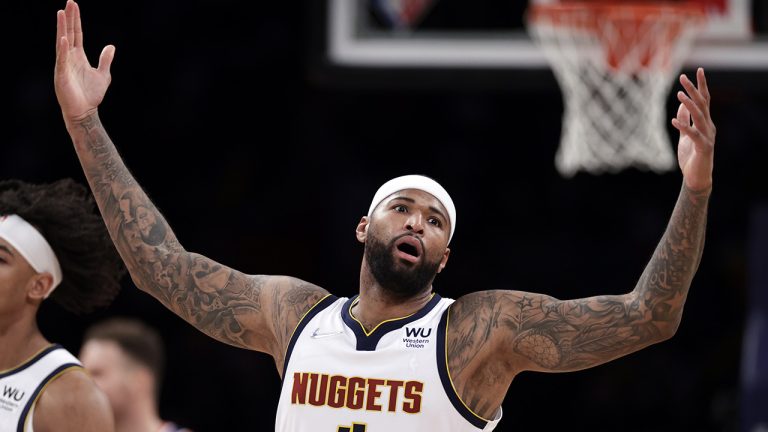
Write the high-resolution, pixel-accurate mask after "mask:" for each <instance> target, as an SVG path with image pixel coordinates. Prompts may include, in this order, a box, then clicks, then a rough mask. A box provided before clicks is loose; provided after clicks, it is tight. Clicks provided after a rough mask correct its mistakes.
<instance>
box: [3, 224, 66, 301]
mask: <svg viewBox="0 0 768 432" xmlns="http://www.w3.org/2000/svg"><path fill="white" fill-rule="evenodd" d="M0 238H3V239H5V241H7V242H8V243H9V244H10V245H11V246H13V247H14V249H16V250H17V251H18V252H19V253H20V254H21V256H23V257H24V259H26V260H27V262H28V263H29V265H30V266H32V268H33V269H34V270H35V271H36V272H38V273H50V274H51V276H53V285H51V289H50V290H49V291H48V294H46V295H45V297H46V298H48V296H49V295H51V293H52V292H53V290H54V288H56V287H57V286H58V285H59V284H60V283H61V279H62V276H61V266H60V265H59V260H58V259H57V258H56V254H55V253H53V249H51V245H49V244H48V242H47V241H46V240H45V237H43V235H42V234H40V232H39V231H38V230H36V229H35V227H33V226H32V225H30V224H29V222H27V221H25V220H24V219H22V218H21V217H20V216H18V215H6V216H0Z"/></svg>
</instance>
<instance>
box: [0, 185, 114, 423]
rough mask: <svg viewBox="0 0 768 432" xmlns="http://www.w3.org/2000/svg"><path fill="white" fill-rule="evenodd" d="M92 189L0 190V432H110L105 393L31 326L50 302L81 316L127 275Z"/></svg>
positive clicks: (18, 187) (19, 187)
mask: <svg viewBox="0 0 768 432" xmlns="http://www.w3.org/2000/svg"><path fill="white" fill-rule="evenodd" d="M95 210H96V209H95V204H94V202H93V197H92V196H91V195H90V193H88V190H87V189H86V188H85V187H84V186H82V185H79V184H77V183H75V182H74V181H72V180H68V179H67V180H60V181H57V182H54V183H50V184H29V183H24V182H21V181H18V180H5V181H1V182H0V390H1V391H2V393H0V431H22V430H24V431H32V430H33V429H34V430H35V431H36V432H45V431H56V432H61V431H64V432H65V431H77V432H83V431H94V432H105V431H112V430H113V428H114V424H113V422H112V411H111V410H110V407H109V402H108V401H107V399H106V397H105V396H104V393H102V392H101V391H100V390H99V389H98V387H96V384H94V382H93V381H92V380H91V378H89V377H88V375H87V374H86V373H85V372H84V371H83V370H82V366H81V365H80V363H79V362H78V361H77V359H76V358H75V357H74V356H73V355H72V354H70V353H69V352H67V350H65V349H64V348H63V347H62V346H61V345H57V344H52V343H51V342H49V341H48V340H46V338H45V336H43V334H42V333H41V332H40V329H39V328H38V327H37V321H36V318H37V312H38V310H39V308H40V304H41V303H42V302H43V301H44V300H45V299H47V298H50V299H51V300H53V301H55V302H57V303H58V304H60V305H61V306H62V307H64V308H65V309H67V310H68V311H70V312H73V313H76V314H81V313H87V312H91V311H93V310H95V309H97V308H99V307H104V306H106V305H108V304H109V303H110V302H111V301H112V299H113V298H114V297H115V295H117V293H118V291H119V290H120V284H119V279H120V276H121V275H122V274H124V271H125V269H124V267H123V265H122V263H121V262H120V257H119V256H118V255H117V252H116V251H115V248H114V246H113V245H112V242H111V240H110V239H109V235H108V233H107V230H106V229H105V228H104V223H103V222H102V220H101V218H100V217H99V215H98V214H97V213H96V211H95Z"/></svg>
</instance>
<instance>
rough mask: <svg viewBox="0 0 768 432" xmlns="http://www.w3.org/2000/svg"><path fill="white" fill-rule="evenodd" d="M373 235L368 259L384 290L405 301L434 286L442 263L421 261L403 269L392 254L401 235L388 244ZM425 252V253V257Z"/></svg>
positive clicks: (367, 255) (368, 247)
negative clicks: (433, 283)
mask: <svg viewBox="0 0 768 432" xmlns="http://www.w3.org/2000/svg"><path fill="white" fill-rule="evenodd" d="M370 234H371V233H370V232H369V235H368V241H367V242H366V243H365V259H366V261H368V267H369V268H370V269H371V274H373V277H374V279H376V282H378V283H379V285H381V287H382V288H384V289H385V290H386V291H388V292H389V293H391V294H392V295H393V296H395V297H397V298H401V299H406V298H411V297H414V296H416V295H417V294H419V293H421V292H422V291H424V290H425V289H426V288H427V287H429V286H430V285H431V284H432V281H433V280H434V279H435V276H436V275H437V270H438V268H440V261H437V262H434V263H431V262H428V261H427V260H426V259H422V260H421V262H420V263H418V264H415V265H414V266H412V267H407V266H403V265H402V264H400V263H397V262H395V260H396V258H395V256H394V254H393V253H392V250H393V249H394V243H395V241H396V240H398V239H399V238H400V237H402V236H400V237H396V238H394V239H393V240H392V241H391V242H389V244H388V245H387V244H384V242H382V241H380V240H379V239H378V238H376V236H374V235H370ZM406 235H408V234H406ZM425 253H426V251H422V254H425Z"/></svg>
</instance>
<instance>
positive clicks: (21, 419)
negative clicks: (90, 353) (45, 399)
mask: <svg viewBox="0 0 768 432" xmlns="http://www.w3.org/2000/svg"><path fill="white" fill-rule="evenodd" d="M71 367H77V368H82V366H80V365H79V364H77V363H64V364H63V365H61V366H59V367H57V368H56V369H54V370H53V372H51V373H49V374H48V376H47V377H45V379H44V380H42V381H41V382H40V384H39V385H38V386H37V388H36V389H35V391H34V392H32V395H30V397H29V400H28V401H27V404H26V405H25V406H24V411H22V412H21V416H20V417H19V426H18V429H16V432H24V424H25V423H26V422H27V416H28V415H29V410H30V409H32V404H34V403H35V402H37V396H38V395H39V394H40V392H41V391H42V390H43V388H44V387H45V386H46V385H47V384H48V381H50V380H51V378H53V377H55V376H56V375H58V374H60V373H61V371H63V370H65V369H69V368H71Z"/></svg>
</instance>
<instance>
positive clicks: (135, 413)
mask: <svg viewBox="0 0 768 432" xmlns="http://www.w3.org/2000/svg"><path fill="white" fill-rule="evenodd" d="M162 425H163V421H162V420H161V419H160V416H158V415H157V409H155V405H154V399H152V398H151V397H149V398H136V399H135V404H134V405H132V406H131V408H130V409H129V410H128V412H125V413H123V414H122V415H118V414H117V413H115V432H158V431H159V430H160V428H161V427H162Z"/></svg>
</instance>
